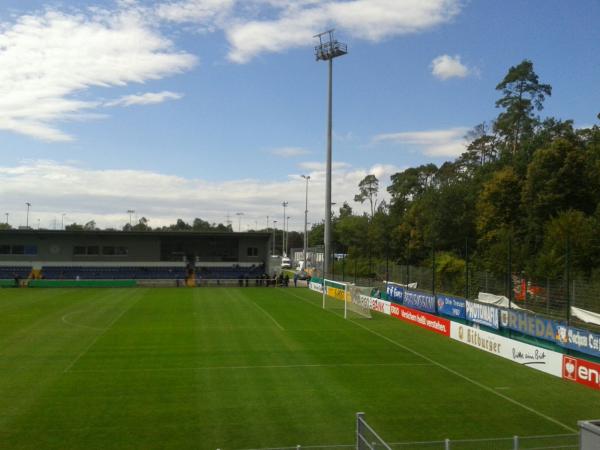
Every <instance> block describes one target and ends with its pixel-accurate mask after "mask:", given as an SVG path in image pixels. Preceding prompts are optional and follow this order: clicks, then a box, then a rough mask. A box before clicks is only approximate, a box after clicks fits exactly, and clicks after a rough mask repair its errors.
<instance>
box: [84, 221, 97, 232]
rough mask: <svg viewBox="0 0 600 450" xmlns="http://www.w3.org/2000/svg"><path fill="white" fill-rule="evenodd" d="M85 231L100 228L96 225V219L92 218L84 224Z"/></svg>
mask: <svg viewBox="0 0 600 450" xmlns="http://www.w3.org/2000/svg"><path fill="white" fill-rule="evenodd" d="M83 229H84V231H96V230H99V228H98V227H96V221H95V220H90V221H89V222H86V224H85V225H84V226H83Z"/></svg>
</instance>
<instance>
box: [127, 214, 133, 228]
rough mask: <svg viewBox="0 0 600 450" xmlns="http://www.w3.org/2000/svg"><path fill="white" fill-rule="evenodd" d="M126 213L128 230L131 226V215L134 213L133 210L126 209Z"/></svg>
mask: <svg viewBox="0 0 600 450" xmlns="http://www.w3.org/2000/svg"><path fill="white" fill-rule="evenodd" d="M127 212H128V213H129V228H130V229H131V227H132V225H131V215H132V214H133V213H134V212H135V210H133V209H128V210H127Z"/></svg>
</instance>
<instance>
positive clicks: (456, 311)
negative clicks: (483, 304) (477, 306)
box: [436, 294, 467, 319]
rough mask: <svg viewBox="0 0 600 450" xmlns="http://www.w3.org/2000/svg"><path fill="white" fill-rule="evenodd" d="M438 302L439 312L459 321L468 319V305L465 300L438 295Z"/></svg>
mask: <svg viewBox="0 0 600 450" xmlns="http://www.w3.org/2000/svg"><path fill="white" fill-rule="evenodd" d="M436 301H437V312H438V313H439V314H443V315H445V316H449V317H456V318H458V319H466V318H467V312H466V308H467V306H466V304H465V300H464V299H462V298H458V297H452V296H450V295H443V294H438V295H436Z"/></svg>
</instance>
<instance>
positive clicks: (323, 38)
mask: <svg viewBox="0 0 600 450" xmlns="http://www.w3.org/2000/svg"><path fill="white" fill-rule="evenodd" d="M333 32H334V30H333V29H331V30H327V31H324V32H323V33H319V34H317V35H315V36H314V37H315V38H317V39H319V45H317V46H316V47H315V58H316V59H317V61H329V78H328V95H327V99H328V102H327V106H328V109H327V164H326V170H325V230H324V235H325V236H324V238H325V239H324V240H325V254H324V255H323V274H324V276H327V275H329V262H330V260H331V159H332V144H331V135H332V128H333V111H332V104H333V59H334V58H337V57H338V56H344V55H345V54H346V53H348V48H347V46H346V44H342V43H341V42H338V41H337V40H335V39H334V37H333Z"/></svg>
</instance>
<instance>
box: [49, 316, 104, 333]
mask: <svg viewBox="0 0 600 450" xmlns="http://www.w3.org/2000/svg"><path fill="white" fill-rule="evenodd" d="M78 312H81V311H73V312H70V313H68V314H65V315H64V316H62V317H61V319H60V320H61V321H62V322H63V323H66V324H67V325H71V326H72V327H79V328H87V329H88V330H96V331H103V330H104V328H98V327H91V326H89V325H83V324H81V323H74V322H71V321H69V320H67V317H69V316H72V315H73V314H76V313H78Z"/></svg>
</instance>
